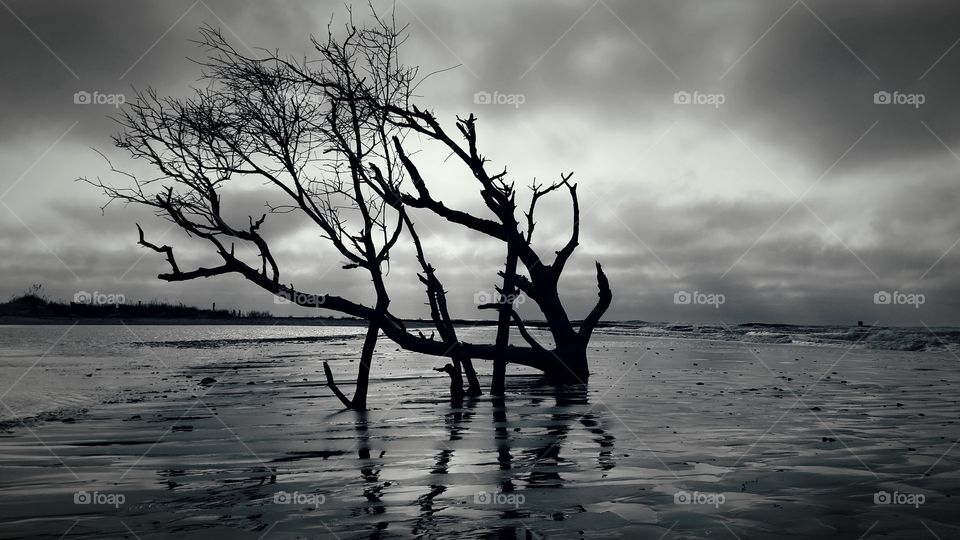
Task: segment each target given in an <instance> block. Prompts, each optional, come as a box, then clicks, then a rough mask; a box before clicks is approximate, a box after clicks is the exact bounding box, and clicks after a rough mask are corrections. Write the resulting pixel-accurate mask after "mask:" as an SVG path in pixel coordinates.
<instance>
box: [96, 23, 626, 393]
mask: <svg viewBox="0 0 960 540" xmlns="http://www.w3.org/2000/svg"><path fill="white" fill-rule="evenodd" d="M371 20H372V22H371V23H370V24H369V25H368V26H366V27H363V28H358V27H357V26H355V25H354V24H353V22H352V16H351V21H350V22H348V24H347V25H346V27H345V28H344V29H343V31H342V32H341V33H340V34H339V35H337V34H336V33H335V32H333V31H332V30H331V29H329V28H328V37H327V39H326V40H324V41H317V40H314V42H313V44H314V47H315V49H316V51H317V53H318V54H317V58H311V59H303V60H296V59H291V58H286V57H281V56H280V55H279V54H278V53H274V54H271V53H268V52H264V53H263V54H262V56H258V57H254V56H247V55H245V54H244V53H241V52H239V51H237V50H236V49H234V48H233V47H232V46H231V45H230V44H229V43H228V42H227V41H226V40H225V39H224V38H223V36H222V35H221V34H220V32H219V31H216V30H214V29H210V28H207V29H204V30H202V33H201V36H202V39H201V40H200V43H201V44H202V45H203V46H205V47H206V48H207V50H208V57H207V59H206V60H204V61H202V62H200V64H201V65H202V68H203V72H204V76H205V77H206V79H207V81H206V82H207V83H208V84H207V86H206V87H205V88H203V89H201V90H197V91H196V92H195V94H194V95H193V96H192V97H190V98H183V99H174V98H161V97H158V96H157V94H156V93H155V92H153V91H147V92H143V93H140V94H138V95H137V99H136V100H133V102H132V103H131V104H129V105H128V106H127V107H126V109H125V110H124V112H123V114H122V116H121V117H120V119H119V121H120V124H121V133H120V134H118V135H117V136H116V137H115V139H114V142H115V145H116V146H117V147H118V148H120V149H122V150H125V151H127V152H128V153H129V154H130V155H131V156H132V157H133V158H135V159H142V160H145V161H146V162H147V163H148V164H149V165H151V166H152V168H154V169H155V170H157V171H158V175H157V176H156V177H154V178H150V179H140V178H137V177H135V176H133V175H129V174H127V175H125V176H124V177H123V179H124V182H123V184H122V185H119V186H117V185H113V184H108V183H106V182H103V181H101V180H100V179H99V178H98V179H96V180H92V181H89V182H90V183H92V184H94V185H96V186H98V187H99V188H101V189H102V190H103V191H104V192H105V193H106V195H107V197H108V198H109V199H110V200H120V201H124V202H132V203H135V204H139V205H144V206H147V207H150V208H153V209H154V210H155V211H156V212H157V214H158V215H160V216H162V217H163V218H165V219H167V220H168V221H171V222H173V223H174V224H176V225H177V226H178V227H180V228H181V229H182V230H184V231H185V232H186V233H187V234H188V235H190V236H192V237H195V238H198V239H201V240H203V241H206V242H207V243H208V244H209V245H210V246H211V247H212V251H213V254H214V255H215V256H216V257H217V258H218V262H217V263H216V264H215V265H214V266H209V267H208V266H201V267H198V268H194V269H191V270H181V269H180V266H179V265H178V262H177V260H176V258H175V257H174V251H173V248H172V247H169V246H157V245H154V244H152V243H150V242H148V241H147V240H146V239H145V238H144V235H143V232H142V230H141V231H140V243H141V245H143V246H146V247H148V248H150V249H153V250H154V251H157V252H159V253H162V254H164V255H165V256H166V258H167V261H168V263H169V264H170V266H171V271H170V272H169V273H165V274H161V275H160V276H159V277H160V278H161V279H164V280H167V281H185V280H190V279H196V278H201V277H204V278H205V277H213V276H219V275H224V274H239V275H241V276H243V277H244V278H245V279H247V280H248V281H249V282H251V283H252V284H254V285H256V286H258V287H260V288H262V289H264V290H266V291H268V292H270V293H272V294H274V295H278V296H283V297H285V298H288V299H290V300H292V301H293V302H294V303H296V304H298V305H300V306H304V307H308V308H320V309H325V310H330V311H335V312H340V313H344V314H346V315H350V316H353V317H357V318H360V319H363V320H366V321H368V323H369V326H368V332H367V335H366V339H365V341H364V346H363V351H362V353H361V365H360V373H359V374H358V377H357V391H356V395H355V396H354V398H353V399H348V398H346V396H344V395H343V393H342V392H340V391H339V390H338V389H337V386H336V384H335V383H334V381H333V376H332V373H331V372H330V370H329V368H327V369H326V370H325V371H326V373H327V377H328V380H329V382H330V386H331V388H332V389H333V390H334V392H335V393H337V395H338V397H339V398H340V399H341V401H343V402H344V404H345V405H347V406H349V407H353V408H363V407H364V406H365V404H366V389H367V384H368V383H367V381H368V377H369V369H370V359H371V357H372V355H373V351H374V347H375V345H376V340H377V336H378V335H379V334H380V333H383V334H384V335H385V336H386V337H387V338H388V339H390V340H391V341H393V342H395V343H396V344H397V345H398V346H400V347H401V348H403V349H406V350H409V351H413V352H417V353H422V354H426V355H432V356H437V357H444V358H449V359H450V360H451V362H452V364H451V365H452V366H453V368H454V369H453V370H451V374H452V372H453V371H455V372H456V375H455V376H453V374H452V376H453V377H454V378H453V380H454V382H456V381H457V380H458V379H459V377H460V372H461V370H462V371H463V373H465V374H466V376H467V380H468V385H469V389H468V393H474V394H475V393H479V383H478V382H477V376H476V372H475V370H474V369H473V363H472V361H473V360H474V359H483V360H492V361H494V365H495V366H494V367H495V376H494V384H493V391H494V393H496V394H502V393H503V377H504V373H505V371H506V365H507V364H511V363H513V364H520V365H525V366H529V367H533V368H535V369H538V370H540V371H542V372H544V373H545V374H546V375H547V377H548V378H549V379H551V380H553V381H556V382H560V383H584V382H586V381H587V378H588V376H589V368H588V363H587V354H586V350H587V344H588V342H589V340H590V337H591V335H592V332H593V330H594V328H595V327H596V326H597V323H598V322H599V320H600V318H601V317H602V316H603V314H604V312H605V311H606V309H607V308H608V307H609V305H610V302H611V298H612V293H611V290H610V287H609V283H608V281H607V278H606V276H605V275H604V272H603V270H602V268H601V266H600V264H599V263H597V264H596V274H597V285H598V288H599V299H598V301H597V303H596V305H595V306H594V307H593V309H592V310H591V311H590V313H589V314H588V315H587V316H586V317H585V318H584V319H583V320H582V321H580V322H577V321H576V320H574V319H572V318H571V317H570V316H569V315H568V313H567V311H566V309H565V308H564V306H563V303H562V302H561V299H560V291H559V290H558V281H559V279H560V276H561V274H562V272H563V269H564V267H565V265H566V263H567V261H568V260H569V258H570V257H571V255H572V254H573V252H574V250H575V249H576V247H577V245H578V243H579V230H580V210H579V205H578V200H577V191H576V184H573V183H571V182H570V179H571V176H572V175H571V174H565V175H561V177H560V179H559V180H558V181H557V182H555V183H552V184H550V185H548V186H547V187H543V186H542V185H539V184H536V183H535V184H534V185H533V186H532V194H531V198H530V202H529V206H528V207H527V208H526V210H525V211H524V210H523V209H522V208H521V207H520V206H519V204H518V203H517V200H516V193H515V190H514V183H513V181H511V180H509V179H508V178H507V173H506V170H505V169H504V170H503V171H502V172H497V173H492V172H490V171H489V170H488V165H489V162H488V160H487V159H486V158H484V157H483V156H482V155H481V154H480V152H479V150H478V144H479V138H478V134H477V118H476V117H474V116H473V115H472V114H471V115H469V116H468V117H466V118H457V121H456V124H455V125H456V128H457V131H456V133H457V134H458V135H457V136H456V137H454V136H453V135H451V134H450V133H448V132H447V131H446V130H445V128H444V127H443V126H442V125H441V123H440V122H439V120H438V119H437V118H436V116H435V115H434V114H433V113H432V112H430V111H429V110H424V109H421V108H419V107H417V106H416V105H414V104H413V103H412V98H413V93H414V90H415V88H416V85H417V84H419V82H422V80H423V79H424V78H423V77H419V76H418V74H417V73H418V72H417V69H416V68H411V67H407V66H405V65H403V64H401V63H400V62H399V60H398V58H397V53H398V50H399V49H400V46H401V44H402V42H403V40H404V39H405V33H404V29H403V28H400V29H398V28H396V26H395V25H394V23H393V20H392V19H383V18H381V17H380V16H378V15H377V14H376V13H373V17H372V19H371ZM410 135H413V136H414V137H410ZM408 138H409V139H410V140H412V139H418V140H421V141H424V144H428V143H429V144H439V145H441V146H442V147H443V148H444V149H446V150H447V151H448V152H449V153H450V154H451V155H452V156H453V157H454V158H455V161H456V162H457V163H459V164H460V165H461V166H463V167H465V168H466V170H467V171H469V172H470V174H471V175H472V176H473V177H474V180H475V182H476V187H478V188H479V190H478V191H479V196H480V198H481V200H482V201H483V203H484V204H485V206H486V207H487V208H488V209H489V210H490V211H491V212H492V215H493V216H494V218H493V219H490V218H487V217H481V216H478V215H473V214H470V213H468V212H465V211H462V210H458V209H457V208H455V207H454V206H453V205H451V204H448V203H446V202H444V201H442V200H440V199H438V198H437V197H436V196H435V195H434V193H433V192H432V191H431V189H430V182H431V181H435V180H429V181H428V179H427V178H424V176H423V174H422V172H421V170H420V168H419V167H418V166H417V163H415V162H414V152H413V151H411V150H410V149H408V148H407V144H408V143H407V142H406V141H408ZM111 169H112V170H114V171H116V169H114V168H113V166H112V165H111ZM116 172H119V171H116ZM250 180H256V181H258V182H259V183H261V184H265V185H267V186H269V187H271V188H272V189H273V191H274V192H275V193H276V194H277V195H278V196H280V197H282V199H283V203H282V204H268V206H267V211H266V212H265V213H264V215H262V216H261V217H259V218H258V219H254V217H249V219H248V220H247V223H245V224H243V225H242V226H241V225H237V224H236V223H232V222H230V221H229V220H228V219H227V218H225V217H224V214H223V212H222V208H221V204H222V202H223V198H222V196H223V192H224V188H225V187H226V186H228V185H232V184H235V183H241V182H248V181H250ZM562 189H565V190H566V192H567V193H568V195H569V197H570V201H571V205H572V215H573V226H572V231H571V235H570V238H569V240H568V241H567V242H566V244H565V245H564V246H563V248H562V249H560V250H559V251H557V252H556V253H555V256H554V257H553V258H552V260H550V259H546V258H544V257H543V256H542V255H541V254H540V253H539V252H538V251H537V250H536V249H535V247H534V242H533V233H534V227H535V225H536V220H535V210H536V205H537V202H538V201H539V200H540V199H541V198H542V197H544V196H546V195H548V194H550V193H552V192H554V191H558V190H562ZM422 212H429V213H433V214H435V215H437V216H439V217H441V218H443V219H445V220H447V221H449V222H450V223H453V224H456V225H458V226H462V227H466V228H467V229H470V230H472V231H474V232H475V233H478V234H480V235H484V236H487V237H490V238H493V239H496V240H498V241H500V242H501V243H502V244H503V245H504V247H505V249H504V251H505V253H506V265H505V268H504V271H503V272H501V273H500V278H501V279H502V286H501V287H499V288H498V293H499V295H498V302H495V303H494V304H492V305H486V306H480V307H481V308H484V309H495V310H497V311H498V322H499V328H498V335H497V339H496V342H495V343H490V344H475V343H467V342H464V341H461V340H460V339H459V338H458V336H457V333H456V328H455V324H454V322H453V319H452V317H451V316H450V313H449V311H448V309H447V302H446V291H445V290H444V287H443V285H442V283H441V281H440V279H439V277H438V275H437V271H436V269H435V268H434V267H433V266H432V265H431V264H430V262H429V260H428V258H427V254H425V253H424V247H423V245H422V243H421V242H420V240H419V235H418V234H417V231H416V223H415V221H416V220H415V216H416V215H418V214H419V213H422ZM287 213H295V214H297V215H299V216H302V217H305V218H306V219H307V220H308V221H309V222H310V223H312V224H313V225H315V226H316V227H317V228H318V230H319V232H320V234H321V236H322V237H323V239H324V240H325V241H326V242H327V243H328V244H329V245H331V246H333V247H334V248H335V249H336V250H337V252H339V253H340V254H341V256H342V257H343V258H344V268H348V269H357V270H362V271H365V272H366V273H367V275H369V277H370V280H371V282H372V287H373V291H374V298H375V300H374V301H373V302H372V303H371V304H365V303H360V302H357V301H354V300H350V299H348V298H344V297H341V296H337V295H334V294H330V293H327V292H316V293H311V292H308V291H305V290H301V289H298V288H297V287H295V286H294V285H293V284H287V283H284V282H283V281H282V280H281V270H280V265H279V264H278V263H277V261H276V259H275V258H274V256H273V254H272V252H271V250H270V242H269V240H268V237H267V235H265V234H264V233H263V230H264V226H265V223H266V220H267V215H270V216H271V221H272V219H273V216H276V215H277V214H287ZM401 238H402V239H404V241H407V240H409V241H410V242H411V243H412V244H413V245H414V246H415V248H416V253H417V260H418V263H419V265H420V268H421V271H422V272H421V274H420V276H419V277H420V281H421V282H422V283H423V285H424V287H425V292H426V295H427V305H428V306H429V308H430V313H431V318H432V320H433V323H434V326H435V327H436V330H437V333H438V334H439V336H440V339H435V338H434V337H433V335H431V336H430V337H427V336H425V335H423V334H422V333H420V332H411V331H410V330H409V329H408V328H407V327H406V325H405V324H404V322H403V321H402V320H401V319H400V318H399V317H398V316H397V315H396V314H394V313H393V312H392V311H391V309H390V295H389V292H388V291H387V289H386V285H385V282H384V277H385V275H386V272H387V271H388V269H389V264H390V257H391V249H392V248H393V247H394V246H395V245H396V244H397V242H398V241H400V239H401ZM236 245H241V246H242V247H245V248H252V249H253V250H254V252H255V253H256V254H257V260H256V262H253V261H250V260H248V258H247V257H244V256H241V255H239V253H241V250H237V249H235V246H236ZM518 292H519V293H522V294H523V295H524V296H525V297H526V298H528V299H530V300H531V301H532V302H533V303H534V304H535V305H536V306H537V307H539V309H540V311H541V312H542V314H543V318H544V321H545V326H546V328H547V330H548V331H549V333H550V336H551V338H552V344H550V345H549V346H548V345H544V344H541V343H540V342H539V341H538V340H537V339H535V338H534V336H533V335H531V333H530V332H529V331H528V330H527V328H526V325H525V323H524V321H523V319H522V318H521V317H520V315H519V314H518V312H517V310H516V309H515V306H514V305H513V299H514V298H515V296H516V294H517V293H518ZM513 327H515V328H516V330H517V332H518V333H519V336H520V337H521V338H522V340H523V344H522V345H517V344H513V343H509V336H510V331H511V330H512V328H513Z"/></svg>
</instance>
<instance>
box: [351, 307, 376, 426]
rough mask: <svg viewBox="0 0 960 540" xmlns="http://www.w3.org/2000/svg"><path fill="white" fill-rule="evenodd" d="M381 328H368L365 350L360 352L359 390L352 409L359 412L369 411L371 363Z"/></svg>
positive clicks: (356, 392) (364, 343) (374, 325)
mask: <svg viewBox="0 0 960 540" xmlns="http://www.w3.org/2000/svg"><path fill="white" fill-rule="evenodd" d="M379 335H380V327H379V326H377V325H376V324H371V325H370V326H368V327H367V335H366V337H364V338H363V349H362V351H361V352H360V368H359V371H358V372H357V389H356V391H355V392H354V394H353V401H352V402H351V408H352V409H354V410H358V411H365V410H366V409H367V388H368V387H369V384H370V362H371V361H372V360H373V351H374V349H376V347H377V337H379Z"/></svg>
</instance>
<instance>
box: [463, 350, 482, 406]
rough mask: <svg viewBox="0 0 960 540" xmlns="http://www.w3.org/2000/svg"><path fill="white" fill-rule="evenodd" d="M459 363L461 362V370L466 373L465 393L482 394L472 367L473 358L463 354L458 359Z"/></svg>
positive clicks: (469, 394)
mask: <svg viewBox="0 0 960 540" xmlns="http://www.w3.org/2000/svg"><path fill="white" fill-rule="evenodd" d="M460 363H461V364H463V372H464V373H466V374H467V395H468V396H471V397H474V396H482V395H483V390H481V389H480V380H479V379H477V370H476V369H474V368H473V360H471V359H470V357H469V356H464V357H463V358H462V359H460Z"/></svg>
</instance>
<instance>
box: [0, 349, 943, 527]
mask: <svg viewBox="0 0 960 540" xmlns="http://www.w3.org/2000/svg"><path fill="white" fill-rule="evenodd" d="M485 331H488V330H477V332H485ZM595 344H596V351H595V352H594V353H593V366H592V367H593V376H592V378H591V380H590V384H589V386H588V387H566V388H553V387H549V386H545V385H543V384H542V382H541V381H540V379H539V378H538V377H537V376H536V375H535V374H533V373H532V372H529V371H523V370H522V369H520V368H514V367H511V368H510V370H509V372H510V374H511V377H510V378H509V380H508V392H509V395H508V396H507V398H506V400H505V401H504V402H497V401H496V400H492V399H491V398H490V397H489V396H483V397H481V398H479V399H475V400H467V401H465V402H463V403H462V404H460V405H456V404H451V403H450V402H449V400H447V399H446V397H447V396H446V395H445V394H446V389H447V386H448V381H447V379H446V378H445V376H438V375H437V374H434V373H433V372H432V371H431V368H433V367H435V366H437V365H439V364H440V362H439V361H438V360H436V359H430V358H423V357H418V356H416V355H412V354H408V353H404V352H400V351H394V350H393V349H394V348H393V347H390V346H387V345H384V346H382V347H381V348H380V350H381V351H380V354H379V356H378V359H377V362H376V364H375V366H374V375H375V376H379V377H380V379H378V380H376V381H374V384H373V385H372V387H371V395H370V404H371V407H372V410H370V411H369V412H367V413H363V414H360V413H354V412H343V411H339V402H338V401H337V400H336V399H335V398H334V397H333V396H332V395H331V393H330V391H329V390H328V389H327V388H326V387H325V385H324V384H323V371H322V364H321V362H322V360H324V359H327V360H330V362H331V367H332V368H333V371H334V372H335V373H336V374H337V376H338V379H340V380H342V381H344V382H346V381H348V380H349V379H350V378H351V377H352V376H353V374H354V371H355V369H356V363H355V362H351V360H353V359H354V358H355V355H356V350H357V349H358V348H359V347H357V346H356V343H355V342H351V341H348V342H345V343H339V344H338V343H304V344H300V345H298V346H296V347H292V346H291V345H289V344H283V343H277V344H267V345H264V346H262V347H260V348H258V349H257V350H256V351H255V352H254V353H252V354H251V355H249V356H246V355H238V356H245V357H244V358H243V360H242V361H240V360H238V361H226V360H222V359H221V360H216V361H210V362H203V363H199V364H195V365H191V366H189V367H187V368H184V369H183V370H181V372H180V374H179V377H180V378H178V379H177V380H176V381H164V382H163V383H160V382H157V385H156V388H155V389H154V390H151V391H149V392H147V391H144V392H142V395H140V396H138V398H135V399H125V400H118V401H117V402H115V403H109V404H103V405H99V406H95V407H89V408H88V410H87V411H86V412H84V413H83V414H78V415H76V416H72V417H71V418H70V419H68V420H69V421H67V422H63V421H54V420H49V419H48V420H47V421H40V422H35V423H33V424H28V425H26V426H25V425H19V424H18V425H16V426H12V427H10V428H9V429H8V430H7V431H6V433H4V434H3V435H2V436H0V463H2V474H0V476H2V481H0V538H140V539H152V538H157V539H159V538H178V539H181V540H183V539H193V538H198V539H199V538H230V539H234V540H239V539H247V538H251V539H253V538H265V539H269V538H344V539H346V538H447V537H455V538H653V539H656V538H678V539H679V538H771V537H780V538H784V537H785V538H817V537H820V538H827V537H829V538H854V539H856V538H938V537H939V538H952V537H956V536H958V534H960V512H958V510H960V493H958V491H960V482H958V480H960V478H958V477H960V474H958V460H960V448H954V445H955V444H956V441H957V440H958V436H960V433H958V429H957V423H956V420H957V411H958V392H957V388H958V386H957V384H958V383H960V375H958V371H960V361H958V360H957V359H956V358H954V357H953V356H952V355H951V354H950V353H947V352H938V353H933V352H927V353H917V352H893V351H872V350H850V349H844V348H837V347H805V346H795V345H756V344H750V345H744V344H740V343H724V342H711V341H697V340H681V339H643V338H636V337H630V336H613V335H602V334H601V335H597V336H596V338H595ZM189 350H190V349H184V348H179V349H175V350H174V351H175V352H170V353H169V354H188V353H189ZM479 369H480V370H481V372H482V373H486V372H488V370H489V365H487V364H486V363H480V364H479ZM188 375H189V377H188ZM203 377H213V378H215V379H216V383H214V384H211V385H208V386H204V385H200V384H199V383H198V382H199V381H200V380H201V379H202V378H203ZM482 382H483V383H484V384H485V385H486V384H487V383H488V380H487V379H486V378H483V379H482ZM345 386H346V387H345V390H352V389H351V388H349V385H345ZM884 494H886V495H884ZM887 501H891V502H892V503H891V504H886V503H887Z"/></svg>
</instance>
